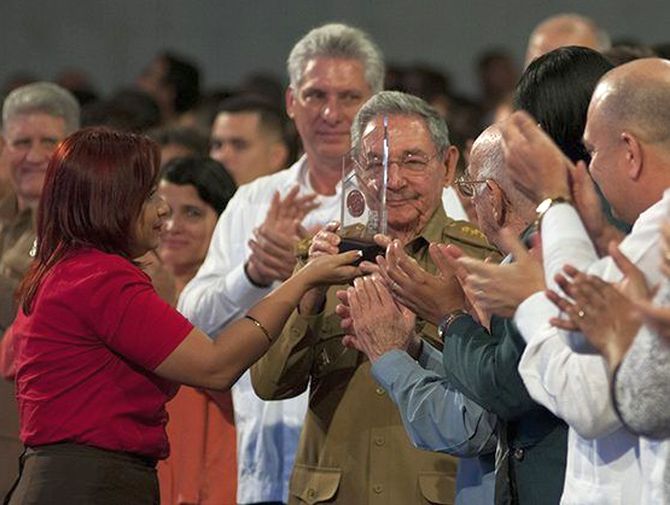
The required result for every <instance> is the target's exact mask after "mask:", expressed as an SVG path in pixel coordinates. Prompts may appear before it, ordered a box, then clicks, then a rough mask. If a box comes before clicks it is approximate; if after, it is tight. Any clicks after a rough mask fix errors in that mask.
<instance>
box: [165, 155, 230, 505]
mask: <svg viewBox="0 0 670 505" xmlns="http://www.w3.org/2000/svg"><path fill="white" fill-rule="evenodd" d="M236 188H237V187H236V185H235V182H234V181H233V179H232V177H231V176H230V175H229V174H228V172H227V171H226V169H225V168H224V166H223V165H221V164H220V163H219V162H218V161H215V160H213V159H211V158H207V157H204V156H189V157H184V158H175V159H173V160H172V161H169V162H168V163H167V164H166V165H165V166H164V167H163V170H162V172H161V181H160V183H159V185H158V194H159V195H160V196H161V197H162V198H163V199H164V200H165V202H166V203H167V204H168V205H169V207H170V209H171V213H170V216H169V217H168V218H167V220H166V223H165V229H164V230H163V231H162V233H161V236H160V245H159V247H158V251H157V252H158V256H159V258H160V259H161V262H162V267H163V268H164V269H165V270H167V272H168V273H170V274H171V276H172V278H173V279H174V281H175V290H174V291H175V300H174V301H175V302H176V299H177V297H178V296H179V293H180V292H181V290H182V289H183V288H184V286H185V285H186V283H188V281H190V280H191V279H192V278H193V276H194V275H195V274H196V272H197V271H198V268H199V267H200V265H201V264H202V262H203V261H204V259H205V256H206V255H207V249H208V248H209V242H210V240H211V238H212V233H214V227H215V226H216V222H217V220H218V218H219V215H221V212H223V210H224V209H225V208H226V205H227V204H228V201H229V200H230V198H231V197H232V196H233V194H234V193H235V190H236ZM166 408H167V412H168V415H169V417H170V422H169V423H168V425H167V434H168V440H169V441H170V456H169V457H168V458H167V459H166V460H164V461H161V462H159V464H158V482H159V484H160V492H161V503H162V504H163V505H177V504H184V503H189V504H200V505H206V504H211V505H235V504H236V503H237V501H236V489H237V455H236V441H235V423H234V417H233V404H232V398H231V395H230V392H229V391H225V392H220V391H210V390H204V389H199V388H192V387H189V386H183V387H181V388H180V389H179V392H178V393H177V395H176V396H175V397H174V398H173V399H172V400H171V401H170V402H169V403H168V404H167V406H166Z"/></svg>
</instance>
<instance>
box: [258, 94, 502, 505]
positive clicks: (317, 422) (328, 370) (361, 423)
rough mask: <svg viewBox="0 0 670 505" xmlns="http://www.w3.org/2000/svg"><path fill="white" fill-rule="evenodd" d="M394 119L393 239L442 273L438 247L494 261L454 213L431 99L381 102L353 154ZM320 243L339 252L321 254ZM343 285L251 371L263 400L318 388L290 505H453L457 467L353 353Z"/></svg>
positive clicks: (327, 233)
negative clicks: (416, 434) (417, 430)
mask: <svg viewBox="0 0 670 505" xmlns="http://www.w3.org/2000/svg"><path fill="white" fill-rule="evenodd" d="M384 116H387V117H388V135H389V143H390V166H389V176H388V193H387V195H388V196H387V207H388V229H389V235H390V236H391V237H393V238H397V239H400V240H401V241H402V242H403V243H404V244H405V249H406V250H407V251H408V252H409V254H411V256H412V257H414V258H415V259H416V260H417V262H418V263H419V264H420V265H422V267H424V268H426V269H428V270H429V271H432V272H435V270H436V269H435V266H434V265H433V264H432V262H431V260H430V258H429V254H428V245H429V244H430V243H431V242H446V243H455V244H457V245H458V246H459V247H461V248H462V249H463V250H464V251H465V253H466V254H470V255H472V256H475V257H478V258H482V257H485V256H488V255H491V254H496V251H495V249H494V248H493V247H491V246H489V245H488V243H487V242H486V239H485V238H484V236H483V235H482V234H481V233H480V232H479V230H477V229H476V228H474V227H473V226H472V225H470V224H468V223H465V222H460V221H454V220H452V219H450V218H448V217H447V216H446V214H445V212H444V209H443V207H442V205H441V199H440V197H441V194H442V187H443V186H444V185H445V183H448V182H450V180H451V177H453V172H454V167H455V164H456V161H457V156H458V153H457V151H456V149H455V148H454V147H453V146H450V145H449V140H448V132H447V128H446V125H445V124H444V121H443V120H442V119H441V118H440V117H439V116H438V114H437V112H436V111H435V110H433V109H432V108H431V107H430V106H428V105H427V104H426V103H425V102H423V101H422V100H420V99H418V98H416V97H412V96H410V95H405V94H403V93H397V92H381V93H378V94H376V95H375V96H373V97H372V98H371V99H370V100H369V101H368V102H367V103H366V104H365V105H364V106H363V107H362V108H361V110H360V111H359V113H358V115H357V116H356V119H355V120H354V123H353V125H352V146H353V147H354V149H361V138H362V137H363V135H364V134H365V133H367V132H369V131H370V130H372V129H374V128H380V127H381V124H382V118H383V117H384ZM369 154H374V155H377V154H378V153H369ZM333 230H334V228H333V227H330V228H328V227H327V228H326V229H325V230H322V231H321V232H319V233H318V234H317V236H316V237H315V240H314V245H313V246H312V248H311V250H310V254H311V255H316V254H324V253H332V252H334V251H335V250H336V243H337V241H338V240H339V239H338V238H336V235H335V234H334V233H332V232H333ZM317 243H320V244H328V243H330V244H332V247H333V249H331V250H328V247H325V248H323V249H322V250H321V251H317V247H316V244H317ZM341 288H342V286H331V287H330V288H329V289H327V290H325V289H324V290H320V291H317V290H315V291H312V292H310V293H308V294H307V295H305V298H304V299H303V300H302V302H301V305H300V308H299V309H298V310H296V312H295V313H294V314H293V316H292V317H291V319H290V320H289V322H288V323H287V325H286V327H285V328H284V332H283V334H282V335H281V336H280V338H279V339H278V342H277V343H276V344H275V345H274V346H273V347H272V348H271V349H270V351H269V352H268V353H267V354H266V356H265V357H263V358H262V359H261V360H260V361H259V362H258V363H257V364H256V365H255V366H254V367H253V368H252V382H253V386H254V389H255V390H256V393H257V394H258V395H259V396H260V397H261V398H265V399H268V400H275V399H282V398H289V397H293V396H296V395H298V394H300V393H302V392H303V391H305V390H306V389H307V387H308V385H309V386H310V401H309V410H308V412H307V417H306V420H305V424H304V428H303V431H302V436H301V440H300V446H299V448H298V454H297V457H296V465H295V468H294V471H293V475H292V478H291V483H290V498H289V503H293V504H300V503H309V504H312V503H341V504H354V503H355V504H357V505H365V504H375V503H383V504H384V505H393V504H402V505H405V504H408V503H454V497H455V489H456V484H455V476H456V470H457V462H458V460H457V458H455V457H453V456H449V455H444V454H437V453H429V452H423V451H420V450H418V449H415V448H414V447H412V444H411V442H410V440H409V438H408V437H407V435H406V434H405V430H404V428H403V425H402V421H401V418H400V415H399V413H398V411H397V409H396V407H395V405H394V404H393V402H392V401H391V400H390V399H389V398H388V397H387V396H386V394H385V393H384V390H383V389H381V388H379V387H378V386H376V384H375V383H374V381H373V380H372V378H371V376H370V363H369V361H368V360H367V358H365V356H364V355H363V354H362V353H359V352H358V351H356V350H354V349H348V348H345V347H343V345H342V342H341V337H342V336H343V331H342V330H341V328H340V320H339V317H338V316H337V315H336V314H335V306H336V305H337V299H336V297H335V292H336V291H337V289H341ZM416 331H417V333H418V334H420V335H421V337H422V338H424V339H425V340H427V341H429V342H431V343H432V344H433V345H436V346H439V345H440V342H439V339H438V337H437V330H436V328H435V326H434V325H432V324H429V323H427V322H426V321H422V320H418V321H417V323H416ZM460 401H461V402H462V403H459V404H458V405H454V407H455V408H458V409H463V410H464V411H465V410H468V409H470V408H471V407H472V410H473V411H477V412H479V413H481V412H482V409H480V408H479V406H477V405H475V404H473V403H471V402H469V400H467V399H465V398H461V400H460ZM460 442H463V443H465V445H467V442H468V441H466V440H463V441H460Z"/></svg>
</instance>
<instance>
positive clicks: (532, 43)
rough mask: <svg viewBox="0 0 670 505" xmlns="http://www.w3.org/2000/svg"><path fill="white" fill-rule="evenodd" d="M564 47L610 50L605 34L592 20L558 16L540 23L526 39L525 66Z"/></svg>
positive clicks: (575, 15) (574, 16)
mask: <svg viewBox="0 0 670 505" xmlns="http://www.w3.org/2000/svg"><path fill="white" fill-rule="evenodd" d="M565 46H582V47H589V48H591V49H595V50H596V51H600V52H602V51H605V50H607V49H609V48H610V40H609V36H608V35H607V33H606V32H605V31H604V30H602V29H601V28H599V27H598V25H596V24H595V23H594V22H593V20H591V19H589V18H587V17H584V16H580V15H579V14H559V15H557V16H552V17H550V18H548V19H545V20H544V21H542V22H541V23H540V24H539V25H538V26H537V27H536V28H535V30H533V33H532V34H531V36H530V38H529V39H528V49H527V51H526V65H528V64H529V63H530V62H531V61H533V60H534V59H535V58H538V57H540V56H542V55H543V54H546V53H548V52H549V51H553V50H554V49H558V48H559V47H565Z"/></svg>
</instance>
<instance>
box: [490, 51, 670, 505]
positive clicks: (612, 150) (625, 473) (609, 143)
mask: <svg viewBox="0 0 670 505" xmlns="http://www.w3.org/2000/svg"><path fill="white" fill-rule="evenodd" d="M669 108H670V62H668V61H666V60H661V59H655V58H654V59H643V60H637V61H634V62H631V63H628V64H626V65H622V66H620V67H617V68H615V69H614V70H612V71H610V72H608V73H607V74H605V76H603V78H602V79H601V81H600V83H599V84H598V86H597V88H596V90H595V92H594V94H593V97H592V99H591V103H590V106H589V110H588V116H587V124H586V129H585V131H584V142H585V146H586V147H587V149H588V150H589V152H590V153H591V157H592V159H591V163H590V165H589V171H590V173H591V176H592V177H593V179H594V180H595V182H596V183H597V184H598V185H599V186H600V188H601V190H602V191H603V193H604V194H605V197H606V198H607V200H608V201H609V202H610V204H611V205H612V208H613V210H614V212H615V214H616V215H617V216H618V217H619V218H621V219H623V220H624V221H627V222H630V223H633V229H632V231H631V233H630V234H629V235H628V236H627V237H625V238H623V237H621V236H619V235H618V234H617V233H616V232H615V231H614V230H613V229H612V228H610V227H609V226H608V225H606V222H605V220H604V218H603V217H602V215H601V213H600V211H599V206H598V205H597V204H596V203H595V193H594V192H593V188H592V187H590V186H589V185H590V184H591V182H590V180H589V178H588V174H587V172H586V167H585V166H584V165H583V164H580V165H578V166H577V167H575V166H572V165H571V164H570V163H569V162H568V161H567V160H566V159H565V158H564V157H563V156H562V155H561V153H560V152H559V150H558V148H556V146H554V145H553V144H552V142H551V141H550V140H549V138H548V137H547V136H546V135H545V134H544V133H543V132H542V131H541V129H540V128H539V127H538V126H537V125H536V123H535V121H534V120H533V119H532V118H530V117H529V116H528V115H526V114H525V113H516V114H515V115H514V116H513V117H512V118H511V119H510V121H509V122H508V123H507V124H506V126H505V127H504V128H503V136H504V141H505V149H506V160H507V163H508V165H509V167H510V170H511V171H512V172H513V174H514V177H515V182H516V183H517V184H518V185H519V186H520V187H521V188H523V190H524V191H525V192H526V194H528V195H529V196H531V197H532V198H533V199H534V200H535V201H536V202H537V203H540V202H541V203H540V205H539V206H538V214H539V216H538V217H539V221H540V233H541V236H542V251H543V263H544V269H545V279H546V282H547V285H548V286H549V287H551V288H554V289H556V283H555V280H554V277H555V275H556V274H557V273H559V272H561V271H562V269H563V266H564V265H565V264H566V263H569V264H571V265H573V266H575V267H576V268H578V269H580V270H585V271H588V272H589V273H591V274H594V275H597V276H599V277H601V278H603V279H605V280H607V281H610V282H617V281H619V280H621V276H622V274H621V272H620V271H619V269H618V268H617V267H616V265H615V264H614V261H613V260H612V258H611V257H609V256H607V252H606V251H607V244H608V243H609V242H610V241H611V240H616V241H619V240H621V239H623V240H622V241H621V243H620V245H619V247H620V249H621V251H622V252H623V254H624V255H625V256H627V257H628V258H629V259H630V260H631V261H632V262H633V263H635V265H637V267H638V268H639V269H640V270H642V272H643V273H644V275H645V277H646V279H647V281H649V282H650V283H655V282H657V281H658V280H659V279H660V277H661V274H660V271H659V267H660V246H659V239H660V237H659V228H660V225H661V223H662V222H663V220H664V219H665V217H666V215H667V208H668V207H667V205H668V201H670V192H665V190H666V188H669V187H670V120H668V117H667V116H668V114H667V111H668V109H669ZM661 111H663V113H661ZM569 174H570V176H569ZM589 189H590V190H589ZM557 313H558V310H557V309H556V308H555V307H554V306H553V305H552V304H551V303H550V302H549V301H548V300H547V298H546V297H545V295H544V294H543V293H536V294H535V295H533V296H531V297H530V298H528V299H527V300H525V301H524V302H523V303H522V304H521V305H520V306H519V308H518V310H517V312H516V315H515V321H516V323H517V325H518V326H519V329H520V331H521V333H522V334H523V336H524V338H525V339H526V340H527V342H528V345H527V347H526V350H525V352H524V354H523V356H522V359H521V362H520V364H519V371H520V373H521V376H522V378H523V379H524V382H525V384H526V386H527V387H528V391H529V393H530V394H531V396H532V397H533V398H534V399H535V400H537V401H538V402H540V403H541V404H543V405H545V406H546V407H547V408H548V409H549V410H551V411H552V412H554V413H555V414H556V415H558V416H559V417H561V418H563V419H564V420H565V421H566V422H567V423H568V425H569V426H570V433H569V441H568V467H567V471H566V481H565V486H564V494H563V497H562V503H563V504H580V505H584V504H628V503H646V504H652V503H664V502H665V500H666V499H667V497H664V496H663V493H664V486H663V482H662V481H663V477H662V476H663V474H664V473H665V472H663V471H662V467H664V466H665V464H666V462H665V461H666V459H665V456H664V455H665V454H666V453H667V452H668V451H667V448H665V444H667V442H653V441H650V440H647V439H644V438H638V437H637V436H635V435H633V434H632V433H630V432H629V431H627V430H626V429H625V428H624V427H623V426H622V424H621V422H620V421H619V419H618V418H617V415H616V413H615V411H614V408H613V406H612V401H611V395H610V382H611V377H610V372H609V370H608V368H607V365H606V363H605V360H604V359H603V358H602V357H601V356H599V355H596V354H589V351H591V349H590V348H589V347H588V345H587V344H586V341H585V339H584V337H583V335H581V334H578V333H570V334H565V333H564V332H562V331H559V330H558V329H556V328H553V327H551V326H550V325H549V323H548V320H549V318H550V317H553V316H556V315H557ZM659 467H661V469H660V470H659ZM659 500H661V501H659Z"/></svg>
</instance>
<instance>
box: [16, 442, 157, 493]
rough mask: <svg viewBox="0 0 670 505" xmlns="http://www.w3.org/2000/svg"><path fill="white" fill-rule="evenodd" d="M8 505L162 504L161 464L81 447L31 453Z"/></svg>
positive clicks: (52, 447)
mask: <svg viewBox="0 0 670 505" xmlns="http://www.w3.org/2000/svg"><path fill="white" fill-rule="evenodd" d="M19 464H20V474H19V478H18V480H17V482H16V484H15V488H14V490H13V492H12V491H10V494H9V495H8V496H7V498H5V502H4V503H5V504H6V505H61V504H62V505H65V504H68V505H90V504H95V505H158V504H159V501H160V499H159V491H158V478H157V477H156V468H155V465H156V462H155V460H150V459H147V458H143V457H141V456H134V455H131V454H127V453H119V452H113V451H106V450H103V449H97V448H94V447H88V446H84V445H78V444H54V445H45V446H41V447H35V448H27V449H26V450H25V452H24V453H23V455H22V456H21V458H20V461H19Z"/></svg>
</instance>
